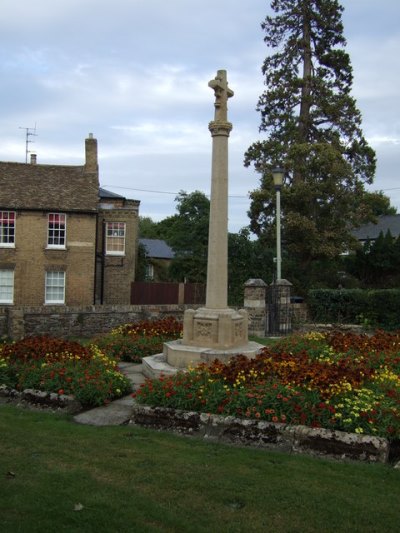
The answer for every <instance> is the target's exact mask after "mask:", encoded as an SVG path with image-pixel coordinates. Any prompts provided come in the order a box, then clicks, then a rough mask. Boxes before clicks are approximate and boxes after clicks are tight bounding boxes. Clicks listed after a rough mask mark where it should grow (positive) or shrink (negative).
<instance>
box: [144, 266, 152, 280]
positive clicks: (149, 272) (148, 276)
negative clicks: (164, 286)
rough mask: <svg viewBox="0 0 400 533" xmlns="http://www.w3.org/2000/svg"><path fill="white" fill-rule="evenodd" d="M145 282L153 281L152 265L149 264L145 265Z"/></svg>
mask: <svg viewBox="0 0 400 533" xmlns="http://www.w3.org/2000/svg"><path fill="white" fill-rule="evenodd" d="M145 277H146V280H149V281H153V280H154V265H153V264H151V263H147V264H146V274H145Z"/></svg>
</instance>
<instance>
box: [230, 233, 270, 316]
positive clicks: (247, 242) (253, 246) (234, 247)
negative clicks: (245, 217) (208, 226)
mask: <svg viewBox="0 0 400 533" xmlns="http://www.w3.org/2000/svg"><path fill="white" fill-rule="evenodd" d="M273 258H274V252H273V250H271V249H270V248H267V247H266V246H265V245H264V244H263V243H262V241H260V240H251V239H250V230H249V229H248V228H242V229H241V230H240V231H239V233H229V235H228V285H229V290H228V298H229V304H230V305H236V306H241V305H243V295H244V283H246V281H248V280H249V279H251V278H260V279H262V280H263V281H265V282H266V283H271V282H272V279H273V275H274V270H275V265H274V262H273Z"/></svg>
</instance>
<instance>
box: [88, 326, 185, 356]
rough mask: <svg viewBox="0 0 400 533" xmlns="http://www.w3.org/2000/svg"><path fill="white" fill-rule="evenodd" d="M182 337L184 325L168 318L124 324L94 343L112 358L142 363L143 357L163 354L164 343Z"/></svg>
mask: <svg viewBox="0 0 400 533" xmlns="http://www.w3.org/2000/svg"><path fill="white" fill-rule="evenodd" d="M181 335H182V323H181V322H179V321H178V320H176V318H173V317H166V318H163V319H160V320H154V321H151V320H142V321H140V322H135V323H131V324H123V325H122V326H119V327H117V328H114V329H113V330H112V331H111V333H109V334H107V335H103V336H101V337H98V338H97V339H95V341H94V342H95V343H96V345H97V346H99V347H100V348H101V349H102V350H103V351H104V352H105V353H107V354H108V355H109V356H111V357H114V358H116V359H118V360H120V361H128V362H131V363H141V361H142V358H143V357H147V356H149V355H154V354H156V353H160V352H162V351H163V344H164V342H167V341H170V340H175V339H178V338H179V337H181Z"/></svg>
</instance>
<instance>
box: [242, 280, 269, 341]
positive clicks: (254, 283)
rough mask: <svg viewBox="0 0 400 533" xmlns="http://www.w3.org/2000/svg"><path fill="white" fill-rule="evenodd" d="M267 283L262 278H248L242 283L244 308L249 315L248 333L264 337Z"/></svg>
mask: <svg viewBox="0 0 400 533" xmlns="http://www.w3.org/2000/svg"><path fill="white" fill-rule="evenodd" d="M266 293H267V284H266V283H265V281H263V280H262V279H249V280H248V281H246V283H245V284H244V308H245V309H246V311H247V313H248V315H249V334H250V335H254V336H256V337H265V334H266V329H267V312H266V307H265V297H266Z"/></svg>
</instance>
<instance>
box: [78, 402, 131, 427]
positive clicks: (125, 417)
mask: <svg viewBox="0 0 400 533" xmlns="http://www.w3.org/2000/svg"><path fill="white" fill-rule="evenodd" d="M133 405H134V402H133V398H132V396H126V397H125V398H120V399H119V400H115V401H114V402H111V403H110V404H108V405H105V406H102V407H95V408H94V409H90V410H89V411H84V412H83V413H79V414H78V415H75V416H74V420H75V422H77V423H78V424H86V425H88V426H122V425H124V424H127V423H128V422H129V420H130V417H131V415H132V409H133Z"/></svg>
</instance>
